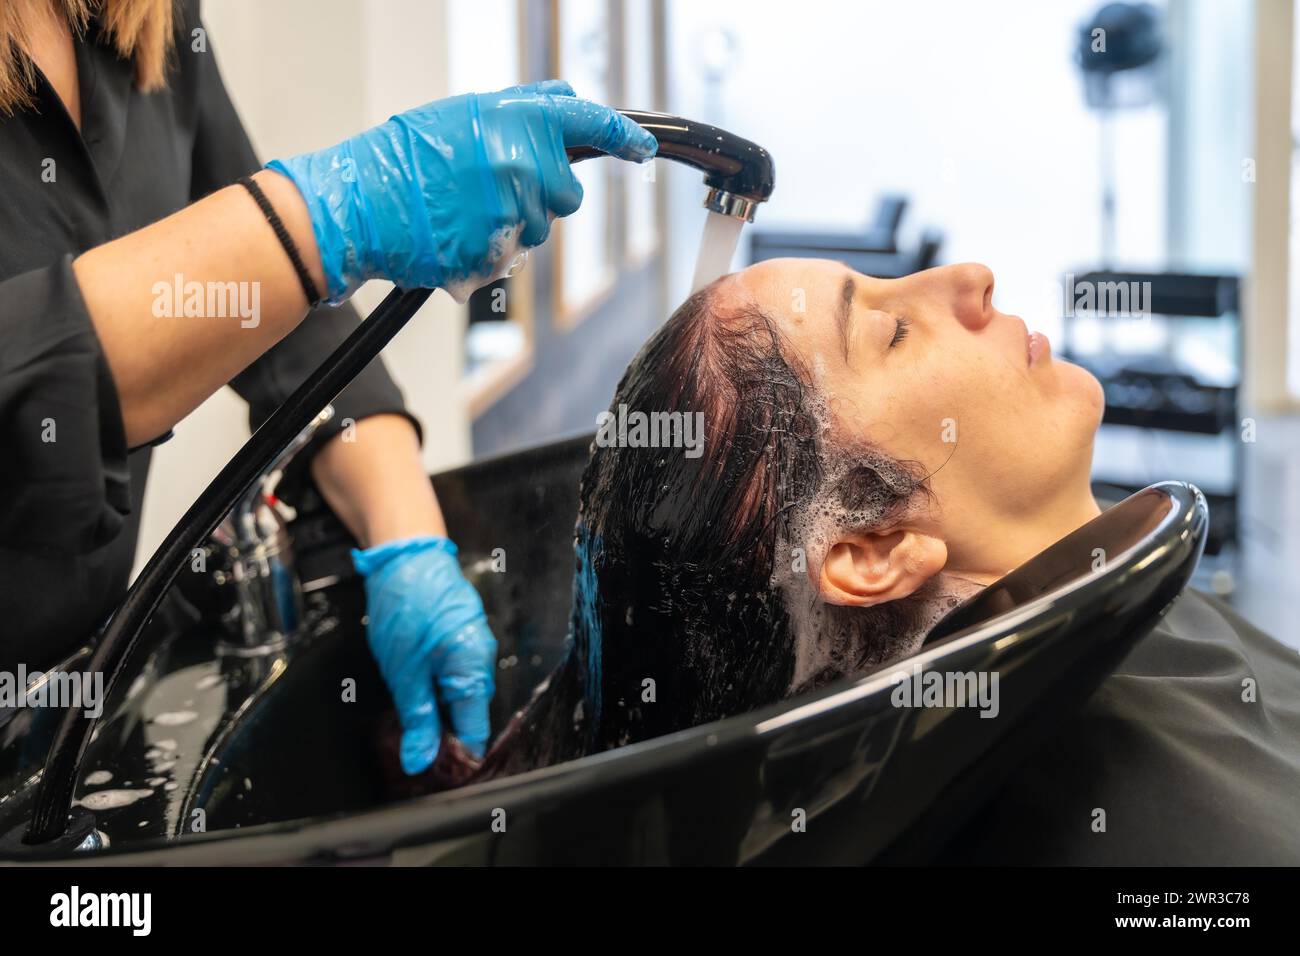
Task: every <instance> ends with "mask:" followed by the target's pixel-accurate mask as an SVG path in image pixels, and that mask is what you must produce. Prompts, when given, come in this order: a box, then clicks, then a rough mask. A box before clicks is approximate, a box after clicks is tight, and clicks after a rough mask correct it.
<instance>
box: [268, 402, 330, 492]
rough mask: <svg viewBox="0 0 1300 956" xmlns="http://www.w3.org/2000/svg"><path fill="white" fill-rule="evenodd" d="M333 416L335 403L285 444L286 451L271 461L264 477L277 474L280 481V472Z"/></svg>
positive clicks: (323, 409)
mask: <svg viewBox="0 0 1300 956" xmlns="http://www.w3.org/2000/svg"><path fill="white" fill-rule="evenodd" d="M333 417H334V406H333V405H326V406H325V407H324V408H322V409H321V410H320V411H319V412H317V413H316V417H315V418H313V419H312V420H311V421H309V422H308V423H307V424H306V426H305V427H304V428H303V430H302V431H300V432H299V433H298V434H297V435H295V436H294V439H293V441H291V442H289V444H288V445H286V446H285V449H284V451H282V452H280V454H279V455H278V456H277V457H276V458H275V460H274V461H272V462H271V467H269V468H268V469H266V471H265V472H264V473H263V478H264V479H265V478H268V477H270V476H271V475H277V478H276V481H279V478H278V473H279V472H282V471H284V467H285V465H287V464H289V462H290V461H292V460H293V458H294V456H295V455H297V454H298V452H300V451H302V450H303V449H304V448H306V447H307V445H308V443H309V442H311V440H312V438H314V437H315V435H316V432H317V431H318V430H319V429H320V427H321V426H322V425H324V424H325V423H326V422H327V421H329V420H330V419H331V418H333Z"/></svg>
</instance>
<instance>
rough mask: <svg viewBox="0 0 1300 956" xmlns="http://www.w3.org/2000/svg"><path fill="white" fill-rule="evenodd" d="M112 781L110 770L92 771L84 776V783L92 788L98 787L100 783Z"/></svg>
mask: <svg viewBox="0 0 1300 956" xmlns="http://www.w3.org/2000/svg"><path fill="white" fill-rule="evenodd" d="M112 779H113V772H112V771H111V770H94V771H91V772H90V773H88V774H86V783H88V784H90V785H91V786H92V787H98V786H99V785H100V784H101V783H108V782H109V781H110V780H112Z"/></svg>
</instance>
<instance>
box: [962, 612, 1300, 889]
mask: <svg viewBox="0 0 1300 956" xmlns="http://www.w3.org/2000/svg"><path fill="white" fill-rule="evenodd" d="M1252 697H1253V699H1251V698H1252ZM1097 810H1102V811H1104V812H1105V815H1104V820H1103V818H1102V817H1101V816H1100V815H1099V814H1097V813H1096V811H1097ZM1099 821H1100V822H1104V830H1102V829H1100V828H1099V827H1098V826H1097V824H1098V822H1099ZM939 862H943V863H974V864H980V863H1009V864H1048V865H1054V864H1083V865H1133V866H1143V865H1150V866H1184V865H1192V866H1213V865H1241V866H1269V865H1290V866H1296V865H1300V651H1297V650H1296V649H1295V648H1290V647H1287V646H1285V645H1283V644H1281V643H1279V642H1278V641H1275V640H1274V639H1272V638H1271V637H1269V636H1267V635H1265V634H1263V633H1262V632H1261V631H1259V630H1258V629H1257V628H1255V627H1254V626H1252V625H1251V624H1249V623H1248V622H1247V621H1245V620H1243V619H1242V618H1241V617H1240V616H1239V615H1238V614H1236V613H1234V612H1233V611H1232V610H1231V609H1230V608H1228V607H1227V606H1226V605H1225V604H1223V603H1222V602H1221V601H1218V600H1217V599H1215V598H1212V597H1210V596H1208V595H1205V594H1203V593H1201V592H1199V591H1196V590H1188V591H1187V592H1185V593H1184V594H1183V595H1182V597H1180V598H1179V599H1178V600H1177V601H1176V602H1175V604H1174V606H1173V607H1172V608H1171V609H1170V611H1169V614H1168V615H1167V616H1166V617H1165V619H1164V621H1163V622H1161V624H1160V625H1159V626H1158V627H1157V628H1156V629H1155V630H1154V631H1152V633H1151V634H1150V635H1149V636H1148V637H1146V638H1144V639H1143V640H1142V641H1141V642H1140V643H1139V644H1137V646H1136V647H1134V649H1133V650H1132V651H1131V652H1130V653H1129V655H1128V657H1127V658H1126V659H1125V660H1124V661H1123V662H1122V663H1121V664H1120V666H1119V667H1118V668H1117V669H1116V671H1115V673H1113V674H1112V675H1111V676H1110V677H1109V678H1107V679H1106V681H1105V682H1104V683H1103V684H1102V685H1101V687H1100V688H1099V689H1098V690H1097V692H1096V693H1095V694H1094V695H1093V697H1092V698H1091V699H1090V700H1089V702H1088V703H1087V704H1086V705H1085V706H1084V708H1083V709H1082V710H1081V711H1080V712H1079V713H1078V714H1076V715H1075V716H1074V717H1072V718H1070V719H1069V720H1067V721H1065V722H1064V723H1063V724H1062V725H1061V726H1060V727H1059V728H1055V729H1054V730H1053V732H1052V737H1051V740H1050V742H1049V743H1048V744H1047V746H1045V747H1044V748H1042V750H1041V751H1039V752H1038V753H1037V754H1036V755H1035V756H1034V757H1033V758H1031V759H1030V760H1029V761H1027V762H1026V763H1025V764H1023V765H1022V766H1021V767H1020V768H1019V769H1018V770H1017V771H1015V773H1014V774H1013V776H1012V777H1011V779H1010V780H1009V782H1008V783H1007V784H1006V786H1005V787H1003V788H1002V790H1001V792H1000V793H999V794H998V795H997V796H996V797H994V799H993V800H992V801H991V802H990V803H989V804H988V805H987V806H986V807H985V808H984V809H983V810H982V811H980V812H979V813H978V814H977V815H976V817H975V818H974V820H973V821H972V822H971V823H970V824H969V825H968V826H967V827H966V828H965V829H964V831H963V833H962V834H961V836H960V837H959V838H958V839H957V840H956V841H955V842H954V843H953V844H952V845H951V846H949V848H948V849H947V850H946V851H945V853H944V854H943V855H942V857H941V859H940V860H939Z"/></svg>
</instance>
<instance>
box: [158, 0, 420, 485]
mask: <svg viewBox="0 0 1300 956" xmlns="http://www.w3.org/2000/svg"><path fill="white" fill-rule="evenodd" d="M196 8H197V4H191V5H188V6H187V9H186V13H187V16H189V17H193V19H192V21H190V23H189V24H187V26H186V29H185V33H186V34H187V35H188V34H189V32H190V26H191V25H194V26H197V25H198V23H199V21H198V18H197V9H196ZM211 49H212V48H211V45H210V44H209V47H208V53H207V54H206V55H203V56H193V57H183V58H182V63H183V64H188V65H189V66H188V67H187V68H191V69H195V70H197V71H198V75H197V76H196V77H194V78H193V83H194V88H195V92H196V97H197V101H198V116H197V120H196V127H195V140H194V156H193V179H192V186H191V199H200V198H202V197H203V196H205V195H207V194H208V193H210V192H212V191H214V190H216V189H221V188H223V187H225V186H229V185H230V184H231V183H233V182H235V180H237V179H238V178H239V177H240V176H245V175H248V174H249V173H252V172H255V171H257V170H258V169H259V168H260V166H261V164H260V163H259V162H258V160H257V156H256V154H254V152H253V147H252V144H251V143H250V142H249V140H248V134H247V133H246V132H245V131H244V126H243V124H242V123H241V122H240V120H239V116H238V115H237V114H236V113H235V108H234V106H233V105H232V104H231V102H230V97H229V96H228V95H227V94H226V87H225V84H224V83H223V82H222V79H221V75H220V72H219V71H218V69H217V64H216V60H215V59H214V58H213V55H212V52H211ZM270 228H271V227H270V225H268V226H267V229H268V230H269V229H270ZM357 323H358V317H357V313H356V311H355V310H354V309H353V308H352V307H351V306H350V305H343V306H337V307H331V306H319V307H317V308H315V309H313V310H312V311H311V312H310V313H309V314H308V315H307V317H306V318H305V319H303V321H302V323H301V324H299V326H298V327H297V328H296V329H294V331H293V332H291V333H289V335H287V336H286V337H285V338H284V339H283V340H282V341H281V342H280V343H279V344H277V345H276V346H275V347H274V348H272V349H271V350H270V351H268V352H267V353H266V354H265V355H263V356H262V357H261V358H260V359H258V360H257V361H256V362H254V363H253V364H252V365H250V366H249V367H248V368H247V369H245V370H244V372H243V373H241V374H240V375H239V376H238V377H237V378H235V380H234V381H233V382H231V383H230V384H231V385H232V386H233V387H234V389H235V391H236V392H238V393H239V395H240V396H241V397H242V398H243V399H244V400H245V401H246V402H248V411H249V425H250V427H252V428H254V429H256V428H257V427H258V426H259V425H261V424H262V422H263V421H265V420H266V419H267V417H269V416H270V414H271V413H272V412H273V411H275V409H276V408H278V407H279V405H280V403H281V402H283V401H284V400H285V399H286V398H287V397H288V396H289V394H290V393H291V392H292V391H293V390H294V389H295V388H297V387H298V386H299V385H300V384H301V383H302V382H303V380H304V379H305V378H306V377H307V376H308V375H309V374H310V373H311V372H312V371H313V370H314V369H315V368H316V367H317V366H318V365H320V363H321V362H322V361H324V359H325V358H326V356H328V355H329V354H330V352H332V351H333V350H334V348H335V347H336V346H337V345H338V344H339V343H340V342H342V341H343V339H344V338H346V337H347V335H348V334H349V333H350V332H351V331H352V330H353V329H355V328H356V326H357ZM334 412H335V414H334V417H333V419H332V420H331V421H330V422H329V423H328V424H327V425H325V426H323V427H322V428H321V430H320V432H319V433H318V434H317V436H316V438H315V440H314V441H313V443H312V445H311V446H310V447H309V448H308V449H307V452H306V453H305V454H303V455H300V456H299V461H300V462H306V461H308V460H309V459H310V458H311V455H312V454H313V453H314V452H315V451H316V450H317V449H319V448H320V447H321V446H322V445H324V443H325V442H327V441H329V440H330V439H331V438H333V437H334V436H335V435H337V434H338V433H339V431H340V430H342V428H343V427H344V423H345V422H347V421H349V420H351V421H360V420H361V419H363V418H365V417H367V416H369V415H378V414H382V413H386V412H393V413H397V414H401V415H405V416H406V417H407V418H408V419H410V421H411V424H412V425H414V426H415V429H416V432H417V433H419V432H420V424H419V422H418V421H417V420H416V419H415V418H414V417H413V416H412V415H411V414H410V413H409V412H407V410H406V407H405V404H404V403H403V401H402V393H401V392H400V391H399V390H398V388H397V385H396V384H395V383H394V382H393V380H392V378H391V377H390V376H389V374H388V370H387V369H386V368H385V367H384V363H383V361H382V360H381V359H379V358H376V359H375V360H374V361H373V362H371V363H370V365H368V366H367V367H366V368H365V370H364V371H362V373H361V374H360V375H358V376H357V377H356V378H355V379H354V380H353V381H352V384H350V385H349V386H348V387H347V388H345V389H344V390H343V392H342V393H340V394H339V396H338V397H337V398H336V399H335V400H334ZM290 484H292V482H291V483H290Z"/></svg>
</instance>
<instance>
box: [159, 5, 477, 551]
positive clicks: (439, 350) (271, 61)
mask: <svg viewBox="0 0 1300 956" xmlns="http://www.w3.org/2000/svg"><path fill="white" fill-rule="evenodd" d="M446 16H447V14H446V3H445V2H443V0H330V2H328V3H322V2H317V0H276V2H275V3H266V2H264V0H220V2H209V3H205V4H204V6H203V17H204V22H205V25H206V26H207V28H208V30H209V33H210V36H211V39H212V45H213V48H214V50H215V51H216V55H217V60H218V62H219V64H220V66H221V70H222V73H223V76H224V78H225V81H226V86H227V89H228V90H229V92H230V95H231V98H232V100H233V101H234V103H235V106H236V108H237V109H238V110H239V112H240V115H241V117H242V118H243V120H244V123H245V125H246V126H247V128H248V131H249V135H250V137H251V138H252V140H253V145H254V147H255V148H256V149H257V151H258V154H259V155H260V156H261V157H262V158H263V159H271V158H274V157H276V156H281V155H289V154H292V153H296V152H302V151H304V150H308V149H314V148H318V147H323V146H327V145H329V144H330V143H333V142H337V141H338V140H340V139H342V138H344V137H346V136H348V135H350V134H352V133H354V132H357V131H359V130H361V129H364V128H366V127H367V126H371V125H374V124H375V123H378V122H382V121H383V120H384V119H386V118H387V117H388V116H390V115H391V114H393V113H395V112H397V111H399V110H401V109H404V108H407V107H410V106H415V105H418V104H420V103H423V102H427V101H428V100H432V99H437V98H439V97H442V96H445V95H447V93H448V86H447V39H446V32H447V31H446V26H445V21H446ZM387 289H388V286H387V284H384V283H375V282H372V283H370V284H368V285H367V286H365V287H363V288H362V289H361V290H360V291H359V292H358V293H357V295H356V297H355V298H354V300H353V301H354V302H355V304H356V305H357V307H358V309H359V311H360V312H361V313H362V315H365V314H366V313H367V312H369V310H370V309H371V308H373V307H374V306H375V305H376V304H377V303H378V302H379V300H380V299H381V298H382V297H383V295H384V293H385V292H386V291H387ZM464 324H465V311H464V309H463V308H461V307H459V306H457V305H456V304H455V303H454V302H453V301H452V300H451V299H450V298H449V297H448V296H446V295H445V294H444V293H442V292H437V293H434V296H433V298H432V299H431V300H430V302H429V303H428V304H427V305H426V306H425V307H424V309H422V310H421V312H420V313H419V314H418V315H417V316H415V318H413V319H412V320H411V322H410V324H409V325H408V326H407V327H406V328H405V329H404V330H403V331H402V332H401V333H400V334H399V335H398V337H397V338H396V339H395V340H394V341H393V342H392V343H391V344H390V345H389V347H388V348H387V349H386V350H385V351H384V360H385V362H387V363H388V367H389V369H390V370H391V371H392V372H393V375H394V377H395V378H396V379H397V381H398V384H399V385H400V386H401V387H402V390H403V392H404V393H405V395H406V398H407V402H408V404H409V405H410V407H411V409H412V410H413V411H414V412H415V414H416V415H417V416H419V418H420V419H421V421H422V422H423V424H424V428H425V444H424V463H425V466H426V467H427V468H428V469H429V470H431V471H432V470H437V469H440V468H444V467H449V466H451V465H454V464H458V463H460V462H462V461H465V460H467V459H468V458H469V455H470V438H469V421H468V418H467V416H466V414H465V412H464V410H463V408H461V406H460V403H459V400H458V399H457V398H456V389H455V384H456V382H457V381H458V380H459V378H460V375H461V364H462V342H463V335H464ZM247 437H248V428H247V410H246V407H245V406H244V404H243V402H242V401H240V400H239V398H238V397H237V396H236V395H235V394H234V393H233V392H232V391H231V390H229V389H223V390H222V391H221V392H219V393H218V394H217V395H215V396H213V397H212V398H211V399H209V400H208V401H207V402H205V403H204V404H203V405H202V406H201V407H200V408H198V409H197V410H196V411H195V412H194V413H193V414H192V415H190V416H189V417H188V418H187V419H185V421H183V422H181V423H180V425H178V426H177V428H176V437H175V438H173V439H172V440H171V441H170V442H167V443H166V444H164V445H162V446H160V447H159V448H158V449H157V451H156V453H155V456H154V467H153V471H152V473H151V475H150V477H149V487H148V490H147V493H146V496H145V506H144V515H143V519H142V524H141V534H140V545H139V548H138V551H137V556H136V566H137V569H138V568H139V567H140V566H141V565H142V564H143V562H144V561H145V560H146V559H147V558H148V556H149V555H150V554H151V553H152V552H153V550H154V548H155V547H157V545H158V543H160V542H161V540H162V538H163V537H164V536H165V535H166V533H167V532H168V531H170V530H171V527H172V525H173V524H174V523H175V521H176V519H177V518H179V517H180V515H181V514H182V513H183V512H184V510H185V508H186V507H188V506H189V504H190V503H191V502H192V501H193V500H194V498H195V497H196V496H197V495H198V494H199V492H200V491H201V490H202V489H203V487H204V486H205V485H206V484H207V482H208V481H209V480H210V479H211V478H212V476H213V475H215V474H216V473H217V471H218V470H219V469H220V468H221V466H222V465H224V464H225V462H226V461H227V460H228V459H229V458H230V456H231V455H232V454H233V453H234V452H235V451H236V450H237V449H238V448H239V446H240V445H241V444H242V443H243V441H244V440H245V439H246V438H247Z"/></svg>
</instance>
